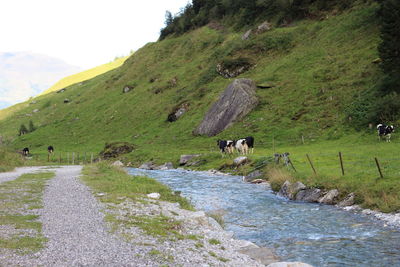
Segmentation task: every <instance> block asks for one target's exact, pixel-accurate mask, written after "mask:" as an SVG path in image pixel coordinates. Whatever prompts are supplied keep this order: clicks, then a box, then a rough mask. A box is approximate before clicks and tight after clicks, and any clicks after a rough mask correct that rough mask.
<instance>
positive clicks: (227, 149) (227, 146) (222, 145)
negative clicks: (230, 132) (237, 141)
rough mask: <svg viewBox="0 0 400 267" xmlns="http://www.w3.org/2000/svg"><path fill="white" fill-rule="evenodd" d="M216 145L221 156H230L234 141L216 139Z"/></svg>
mask: <svg viewBox="0 0 400 267" xmlns="http://www.w3.org/2000/svg"><path fill="white" fill-rule="evenodd" d="M217 145H218V147H219V150H220V151H221V153H222V154H224V153H228V154H232V153H233V147H234V141H232V140H219V139H218V140H217Z"/></svg>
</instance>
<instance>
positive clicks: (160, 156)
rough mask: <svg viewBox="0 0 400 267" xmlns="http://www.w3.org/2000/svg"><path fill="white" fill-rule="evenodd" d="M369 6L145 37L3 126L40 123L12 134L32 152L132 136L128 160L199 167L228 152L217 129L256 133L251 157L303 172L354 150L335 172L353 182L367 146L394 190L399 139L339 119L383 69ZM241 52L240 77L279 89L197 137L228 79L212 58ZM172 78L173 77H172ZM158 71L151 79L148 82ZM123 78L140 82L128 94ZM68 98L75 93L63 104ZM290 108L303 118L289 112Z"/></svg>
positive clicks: (330, 165)
mask: <svg viewBox="0 0 400 267" xmlns="http://www.w3.org/2000/svg"><path fill="white" fill-rule="evenodd" d="M376 9H377V6H376V5H372V6H358V7H355V8H353V9H352V10H350V11H347V12H345V13H343V14H341V15H338V16H331V17H330V18H329V19H326V20H323V21H302V22H299V23H297V24H296V25H294V26H292V27H287V28H277V29H274V30H272V31H270V32H266V33H264V34H261V35H258V36H255V37H253V39H252V40H251V41H242V40H241V38H240V37H241V33H232V32H218V31H215V30H212V29H210V28H208V27H204V28H201V29H198V30H196V31H193V32H191V33H188V34H186V35H183V36H180V37H176V38H170V39H167V40H164V41H162V42H159V43H151V44H148V45H146V46H145V47H143V48H142V49H140V50H139V51H138V52H136V53H135V54H134V55H133V56H131V57H130V58H129V59H128V60H127V61H126V62H125V64H124V65H122V66H121V67H120V68H118V69H115V70H112V71H110V72H108V73H105V74H103V75H100V76H97V77H95V78H93V79H91V80H88V81H87V82H85V83H83V84H74V85H72V86H71V87H70V88H69V89H68V90H67V91H66V92H64V93H61V94H55V93H51V94H48V95H44V96H40V97H38V98H37V100H38V102H37V103H36V104H33V105H29V104H27V103H23V104H19V105H20V106H21V107H22V108H21V109H20V110H19V111H17V112H15V113H13V114H12V116H10V117H8V118H6V119H3V120H2V121H0V129H1V131H2V134H5V135H6V136H14V138H15V133H16V132H17V130H18V128H19V125H20V124H21V123H22V122H24V123H26V124H27V123H28V121H29V119H32V120H33V122H34V123H35V125H38V126H40V127H39V128H38V130H36V131H35V132H33V133H31V134H28V135H25V136H23V137H19V138H16V139H15V140H13V145H14V146H15V147H24V146H29V147H31V151H33V153H39V151H41V152H43V153H45V151H46V147H47V146H48V145H49V144H52V145H53V146H55V147H56V150H57V151H63V152H66V151H80V152H92V151H93V152H98V151H100V150H101V149H102V147H103V146H104V143H105V142H110V141H128V142H133V143H134V144H136V145H137V150H135V151H134V152H133V153H131V154H129V155H127V156H126V157H127V158H126V160H130V161H132V162H141V161H147V160H154V161H156V162H158V163H163V162H165V161H171V160H175V161H177V159H178V157H179V155H180V154H185V153H199V152H201V153H208V154H207V155H206V156H205V159H206V160H207V163H206V165H204V166H203V167H202V168H211V167H218V166H220V165H222V164H223V163H225V162H226V160H225V159H220V157H219V156H218V154H217V153H216V152H215V151H216V147H215V141H214V139H217V138H219V137H222V138H235V137H243V136H247V135H249V134H251V135H253V136H255V139H256V144H257V150H256V154H255V155H253V157H252V158H253V160H256V159H258V158H260V157H262V156H270V155H272V154H273V152H275V151H279V152H284V151H289V152H291V154H292V159H293V161H294V163H295V165H296V167H297V168H298V169H299V172H300V173H301V174H300V176H303V177H307V176H309V175H310V168H309V167H308V165H307V162H305V154H306V153H309V154H311V156H312V158H313V159H314V161H317V162H315V164H316V165H317V168H318V172H319V174H320V175H321V176H327V177H328V176H329V177H332V176H333V177H340V171H338V170H337V168H338V166H337V152H338V151H339V150H341V151H342V152H343V154H344V155H345V162H346V160H350V158H351V160H352V161H353V162H356V161H357V160H358V161H359V163H354V166H352V167H349V165H348V163H345V165H346V164H347V165H346V168H347V173H346V178H347V179H343V180H342V181H343V183H345V182H344V181H351V183H352V184H354V183H355V182H356V180H357V181H358V182H359V181H360V180H361V179H372V180H374V179H375V178H376V177H377V172H376V170H375V169H374V165H371V164H370V161H371V158H372V157H373V156H379V157H380V158H381V160H383V161H384V162H383V165H385V164H386V163H385V160H386V159H387V160H386V161H387V162H388V163H387V164H386V165H385V166H384V169H385V172H386V173H385V175H386V176H387V177H389V178H388V179H392V180H390V181H391V182H390V186H391V188H392V189H391V191H393V192H395V191H396V190H397V191H398V189H399V185H398V183H396V182H395V179H396V177H398V176H399V172H400V169H399V167H398V164H395V162H396V160H397V159H390V158H393V157H392V156H391V155H392V154H391V151H393V150H396V149H398V148H399V143H398V142H397V140H396V138H394V140H393V142H392V144H391V145H390V146H388V145H387V144H383V143H377V141H376V137H375V133H374V131H372V130H371V132H370V133H368V131H367V128H366V129H365V131H364V130H363V132H362V133H357V132H355V131H354V130H352V129H350V128H348V127H346V124H345V121H346V120H347V118H346V115H345V109H346V108H347V106H348V105H350V104H351V102H352V101H353V99H354V97H357V95H358V94H360V93H361V92H364V91H366V90H368V89H369V88H371V87H373V86H374V85H375V83H376V81H377V79H378V78H379V75H380V71H379V67H378V66H377V65H375V64H373V63H372V61H373V60H374V59H375V58H377V57H378V54H377V49H376V48H377V45H378V42H379V31H378V28H377V23H376V21H375V19H374V14H375V11H376ZM266 47H269V49H266ZM283 47H286V48H285V49H284V48H283ZM261 48H262V49H263V50H264V51H261V50H262V49H261ZM265 50H266V51H265ZM238 56H244V57H248V58H250V60H251V61H252V62H253V63H255V64H256V66H255V67H254V68H253V69H252V70H250V71H249V72H247V73H245V74H242V75H241V76H240V77H245V78H251V79H253V80H255V81H256V82H257V83H265V82H268V83H273V84H275V85H276V87H274V88H271V89H266V90H265V89H260V90H258V92H257V94H258V97H259V99H260V102H261V104H260V105H259V106H258V107H257V108H256V109H255V110H254V111H253V112H251V113H250V114H249V115H248V116H247V117H246V118H245V119H243V120H242V121H240V122H237V123H236V124H234V125H233V126H232V127H231V128H229V129H227V130H226V131H224V132H223V133H221V134H220V135H219V136H217V137H216V138H207V137H193V136H192V130H193V129H194V128H195V127H196V126H197V125H198V124H199V123H200V122H201V120H202V118H203V116H204V114H205V112H206V111H207V110H208V108H209V107H210V105H211V104H212V103H213V102H214V101H216V100H217V99H218V96H219V94H220V93H221V92H222V91H223V90H224V89H225V87H226V86H227V85H228V84H229V83H230V82H231V81H232V80H231V79H224V78H222V77H219V76H217V77H215V71H214V69H215V65H216V63H217V62H219V61H221V60H223V59H225V58H234V57H238ZM174 77H176V78H177V80H178V83H177V85H176V86H175V87H174V86H169V81H170V80H171V79H173V78H174ZM153 78H157V80H156V81H155V82H151V81H150V80H151V79H153ZM125 85H136V87H135V89H134V90H133V91H131V92H129V93H127V94H123V93H122V88H123V87H124V86H125ZM155 91H161V93H158V94H155V93H154V92H155ZM64 98H69V99H71V100H72V102H71V103H68V104H64V103H63V99H64ZM182 102H187V103H189V104H190V110H189V111H188V112H187V113H186V114H185V115H184V116H183V117H182V118H181V119H179V120H178V121H177V122H174V123H168V122H166V119H167V116H168V114H169V112H171V111H172V109H173V108H174V107H176V105H177V104H179V103H182ZM35 108H39V109H40V112H38V113H33V115H32V117H27V116H26V115H25V114H26V113H31V111H32V110H33V109H35ZM299 114H301V115H300V116H299ZM296 116H297V117H299V118H298V119H297V120H293V119H292V118H293V117H296ZM1 118H2V115H1V112H0V119H1ZM3 118H4V116H3ZM301 136H304V138H305V142H306V144H305V145H302V142H301ZM394 137H395V136H394ZM316 154H323V155H319V156H318V155H316ZM350 154H352V155H351V157H349V156H350ZM382 157H383V158H382ZM228 162H229V160H228ZM363 164H365V165H366V166H364V165H363ZM388 164H389V165H388ZM355 179H356V180H355ZM372 180H371V181H372ZM361 181H362V180H361ZM368 183H369V182H368ZM327 187H328V186H327ZM353 187H354V186H353ZM379 194H381V193H379V192H378V193H377V195H379ZM397 198H398V197H397ZM398 208H399V207H397V206H395V207H394V208H393V207H392V208H391V209H398Z"/></svg>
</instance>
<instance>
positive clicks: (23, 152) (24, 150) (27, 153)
mask: <svg viewBox="0 0 400 267" xmlns="http://www.w3.org/2000/svg"><path fill="white" fill-rule="evenodd" d="M22 155H24V156H28V155H29V148H27V147H24V149H22Z"/></svg>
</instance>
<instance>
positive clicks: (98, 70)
mask: <svg viewBox="0 0 400 267" xmlns="http://www.w3.org/2000/svg"><path fill="white" fill-rule="evenodd" d="M127 58H128V57H121V58H117V59H116V60H114V61H112V62H109V63H106V64H103V65H100V66H97V67H94V68H92V69H89V70H86V71H82V72H79V73H77V74H73V75H70V76H68V77H65V78H63V79H61V80H60V81H58V82H57V83H55V84H54V85H53V86H52V87H50V88H49V89H47V90H46V91H44V92H43V93H41V94H40V95H45V94H48V93H51V92H55V91H58V90H60V89H62V88H66V87H68V86H71V85H73V84H76V83H80V82H84V81H86V80H89V79H92V78H94V77H96V76H98V75H101V74H103V73H106V72H108V71H110V70H113V69H115V68H118V67H120V66H121V65H122V64H123V63H124V62H125V60H126V59H127ZM31 101H32V100H29V101H26V102H25V103H20V104H16V105H14V106H11V107H8V108H6V109H3V110H0V120H2V119H5V118H6V117H8V116H12V115H13V114H15V113H16V112H21V110H25V108H26V104H28V103H29V102H31Z"/></svg>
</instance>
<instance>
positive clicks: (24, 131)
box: [19, 124, 28, 136]
mask: <svg viewBox="0 0 400 267" xmlns="http://www.w3.org/2000/svg"><path fill="white" fill-rule="evenodd" d="M27 133H28V129H26V126H25V124H21V126H20V127H19V135H20V136H21V135H24V134H27Z"/></svg>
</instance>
